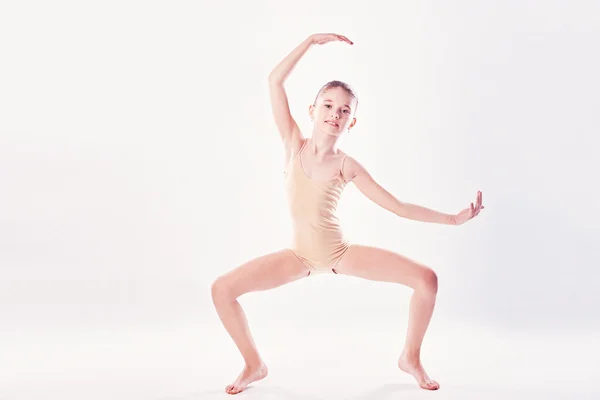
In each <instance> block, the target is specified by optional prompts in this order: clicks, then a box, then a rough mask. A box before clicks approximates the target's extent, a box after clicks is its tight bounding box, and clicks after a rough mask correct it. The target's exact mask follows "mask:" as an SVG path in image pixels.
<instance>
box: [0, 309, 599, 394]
mask: <svg viewBox="0 0 600 400" xmlns="http://www.w3.org/2000/svg"><path fill="white" fill-rule="evenodd" d="M381 320H382V319H381V317H373V318H371V319H370V320H369V318H368V317H367V318H364V317H363V318H362V325H360V326H362V327H363V328H361V329H357V328H356V326H357V324H356V321H355V320H353V319H337V320H336V321H335V322H332V321H322V323H320V324H315V325H313V326H311V327H309V328H307V327H306V326H302V327H301V326H300V325H299V324H298V323H297V322H295V321H293V320H290V321H282V320H279V321H276V322H273V321H270V322H269V320H268V319H267V317H265V318H264V319H261V318H256V317H254V318H253V319H251V328H252V330H253V333H254V336H255V339H256V342H257V345H258V346H259V349H261V351H262V355H263V357H264V359H265V361H266V362H267V364H268V366H269V370H270V374H269V376H268V377H267V378H266V379H264V380H262V381H260V382H255V383H254V384H252V385H251V386H250V387H249V388H248V389H247V390H246V391H245V392H243V393H241V394H239V395H237V396H238V397H236V398H246V399H260V400H265V399H279V400H300V399H302V400H305V399H306V400H317V399H319V400H320V399H323V400H325V399H327V400H330V399H331V400H333V399H348V400H363V399H364V400H366V399H422V398H437V399H521V398H522V399H571V398H573V399H600V389H598V388H597V387H596V385H597V382H598V380H599V378H600V361H599V356H600V347H599V346H600V345H599V344H598V340H597V339H598V338H599V337H600V332H585V331H579V332H565V331H563V332H557V331H554V332H552V333H550V332H546V333H545V334H540V333H539V332H538V333H535V332H528V333H522V332H520V333H519V332H510V331H499V330H498V329H495V330H490V329H487V330H486V329H484V328H481V327H479V328H476V329H475V328H473V327H465V326H464V325H463V326H460V327H458V326H453V325H451V324H446V323H443V322H435V321H434V322H432V325H431V327H430V331H429V332H428V335H427V336H426V339H425V340H426V341H425V343H424V347H423V354H422V359H423V364H424V366H425V368H426V369H427V371H428V372H429V374H430V376H432V377H433V378H434V379H436V380H437V381H438V382H439V383H440V384H441V388H440V390H439V391H436V392H429V391H426V390H423V389H420V388H418V386H417V385H416V383H415V381H414V380H413V378H412V377H410V376H408V375H406V374H404V373H402V372H401V371H399V370H398V369H397V368H396V365H395V363H396V359H397V357H398V354H399V351H400V349H401V347H402V344H403V340H404V329H405V325H404V323H403V322H402V321H394V322H390V323H386V324H381ZM304 322H306V320H304ZM313 322H314V321H313ZM367 322H368V323H367ZM0 339H1V342H0V352H1V356H0V399H1V400H17V399H18V400H21V399H28V400H29V399H31V400H33V399H44V400H48V399H60V400H67V399H73V400H75V399H77V400H95V399H102V400H121V399H123V400H125V399H126V400H137V399H140V400H142V399H143V400H208V399H210V400H212V399H226V398H231V395H227V394H225V393H224V392H223V388H224V387H225V386H226V385H227V384H228V383H230V382H231V381H232V380H233V379H234V378H235V377H236V376H237V375H238V373H239V372H240V370H241V368H242V366H243V364H242V360H241V358H240V356H239V354H238V353H237V349H235V347H234V345H233V341H231V339H230V338H229V336H227V334H226V332H225V331H224V330H223V328H222V327H221V326H218V325H212V326H211V327H210V328H207V327H205V326H204V327H203V326H200V325H199V323H197V321H195V322H194V323H181V324H172V325H171V326H168V327H162V328H156V327H137V328H135V329H124V328H120V329H117V328H115V329H114V330H110V331H109V330H100V329H97V328H96V329H88V330H83V329H81V328H75V327H71V328H69V329H66V328H64V327H63V328H62V329H61V330H58V329H57V330H55V331H54V332H52V331H49V330H47V329H46V330H44V331H41V330H40V331H39V333H31V332H30V333H24V332H21V333H16V332H12V333H11V334H8V333H7V332H3V333H0Z"/></svg>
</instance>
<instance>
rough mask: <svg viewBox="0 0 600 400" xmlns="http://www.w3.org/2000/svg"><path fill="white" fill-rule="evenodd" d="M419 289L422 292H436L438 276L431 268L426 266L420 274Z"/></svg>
mask: <svg viewBox="0 0 600 400" xmlns="http://www.w3.org/2000/svg"><path fill="white" fill-rule="evenodd" d="M420 289H421V290H422V291H424V292H427V293H431V294H436V293H437V291H438V276H437V274H436V272H435V271H434V270H433V269H431V268H426V269H425V270H424V271H423V273H422V275H421V282H420Z"/></svg>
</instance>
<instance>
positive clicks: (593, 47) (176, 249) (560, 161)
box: [0, 0, 600, 399]
mask: <svg viewBox="0 0 600 400" xmlns="http://www.w3.org/2000/svg"><path fill="white" fill-rule="evenodd" d="M317 32H335V33H340V34H343V35H345V36H347V37H349V38H350V39H351V40H352V41H354V43H355V44H354V46H349V45H347V44H345V43H341V42H340V43H330V44H327V45H325V46H315V47H313V48H311V49H310V50H309V51H308V52H307V53H306V54H305V56H304V57H303V58H302V59H301V60H300V62H299V63H298V65H297V66H296V68H295V69H294V71H293V73H292V75H291V76H290V78H289V80H288V81H287V82H286V88H287V91H288V96H289V98H290V106H291V109H292V114H293V115H294V117H295V118H296V120H297V121H298V123H299V125H300V127H301V128H302V129H303V131H304V132H305V135H307V136H309V135H310V132H311V131H310V129H311V124H310V119H309V116H308V107H309V105H310V104H311V103H312V101H313V99H314V97H315V95H316V93H317V91H318V89H319V88H320V87H321V86H322V85H323V84H324V83H325V82H327V81H329V80H332V79H339V80H342V81H345V82H348V83H349V84H351V85H352V86H353V88H354V89H356V92H357V94H358V98H359V107H358V114H357V115H356V117H357V120H358V123H357V125H356V127H355V128H354V129H353V130H352V132H351V133H350V134H349V135H347V136H346V137H344V138H343V139H342V141H341V143H340V147H341V148H342V149H343V150H344V151H345V152H347V153H349V154H350V155H352V156H353V157H355V158H356V159H358V160H359V161H360V162H361V163H362V164H363V165H365V166H366V167H367V169H368V170H369V171H370V172H371V174H372V175H373V176H374V177H375V179H376V180H377V181H378V182H379V183H380V184H382V185H383V186H384V187H385V188H387V189H388V190H389V191H390V192H392V193H393V194H394V195H396V196H397V197H398V198H399V199H400V200H402V201H407V202H411V203H416V204H419V205H423V206H426V207H429V208H433V209H436V210H438V211H443V212H447V213H458V212H459V211H460V210H462V209H463V208H466V207H468V205H469V203H470V202H471V201H475V199H476V193H477V190H481V191H482V192H483V202H484V205H485V207H486V208H485V210H483V211H482V213H481V214H480V215H479V216H478V217H476V218H475V219H474V220H472V221H469V222H468V223H467V224H465V225H462V226H459V227H451V226H443V225H434V224H426V223H420V222H415V221H409V220H406V219H400V218H398V217H396V216H395V215H393V214H391V213H389V212H387V211H385V210H383V209H381V208H379V207H377V206H376V205H375V204H374V203H371V202H370V201H369V200H368V199H366V198H365V197H364V196H362V195H361V194H360V192H358V190H357V189H356V188H355V187H354V186H353V185H349V186H348V187H347V188H346V191H345V192H344V196H343V197H342V200H341V202H340V208H339V216H340V218H341V219H342V223H343V225H344V229H345V231H346V232H347V234H348V236H349V238H350V239H351V240H352V241H353V242H358V243H363V244H370V245H374V246H379V247H383V248H388V249H391V250H393V251H396V252H398V253H401V254H404V255H406V256H408V257H411V258H413V259H416V260H418V261H420V262H422V263H424V264H426V265H429V266H431V267H432V268H433V269H435V270H436V272H437V273H438V276H439V282H440V288H439V294H438V301H437V305H436V310H435V313H434V316H433V320H432V323H431V326H430V330H429V333H428V336H426V339H425V343H424V348H423V357H424V359H425V360H426V361H427V362H428V363H425V362H424V364H425V367H426V368H428V366H430V367H429V369H428V370H430V371H432V373H430V374H431V375H432V376H433V377H434V378H436V379H438V380H440V383H441V384H442V387H444V384H452V383H453V382H464V383H465V384H466V385H469V384H472V383H473V380H472V379H471V375H470V374H472V373H473V372H474V371H479V372H481V376H479V379H478V380H477V382H483V381H482V379H483V380H485V378H484V376H487V377H488V380H487V381H486V382H488V381H489V383H490V384H495V385H500V386H501V385H502V384H503V382H504V383H506V382H508V383H506V384H507V386H506V387H513V386H510V385H517V384H518V383H519V382H521V383H523V384H524V386H525V387H527V386H528V384H527V383H526V382H528V380H529V378H530V377H531V375H529V374H531V373H532V371H535V370H538V371H539V368H540V366H542V367H543V366H545V367H547V368H550V369H546V370H544V372H543V373H542V372H539V373H538V374H539V376H540V378H539V379H537V380H536V383H540V384H541V383H543V382H545V381H553V382H554V384H556V382H557V380H556V379H555V378H556V377H560V378H561V379H562V382H564V384H565V387H567V386H569V385H575V384H579V383H581V382H584V381H586V382H587V381H588V380H589V379H597V377H598V373H597V372H594V369H593V367H588V366H586V365H581V362H582V360H583V362H585V360H588V361H587V362H591V361H590V360H594V356H592V354H595V357H597V356H598V355H599V350H600V349H599V347H598V344H597V340H596V341H592V340H591V339H592V338H594V337H598V332H599V329H600V326H599V325H600V318H599V314H600V313H599V311H598V310H599V303H600V295H599V294H598V290H597V287H598V281H599V278H600V272H599V271H598V266H599V261H600V255H599V253H598V250H597V248H596V247H595V246H596V245H597V242H598V238H599V237H600V228H599V226H600V207H598V204H599V203H600V191H599V190H598V183H597V182H598V177H597V175H598V174H597V172H596V171H598V169H599V167H600V162H599V161H598V159H597V158H596V154H597V146H598V145H599V144H600V141H599V139H598V133H599V130H600V120H599V116H598V115H599V114H598V110H599V109H600V100H599V96H598V93H599V90H600V79H599V78H598V73H597V71H599V70H600V55H599V53H598V51H597V48H598V41H599V39H600V5H599V3H598V2H594V1H571V2H567V1H516V0H514V1H504V2H502V3H496V2H492V1H457V2H452V3H451V4H450V3H448V2H441V1H437V2H436V1H403V2H397V3H394V4H393V5H392V3H390V4H388V5H385V2H383V1H381V2H379V1H368V2H361V1H346V2H316V1H315V2H313V1H303V2H294V3H291V2H275V1H262V2H258V1H254V2H241V1H239V2H237V3H220V4H217V3H214V4H213V3H209V2H197V1H185V2H184V1H177V2H166V1H165V2H157V1H152V2H133V1H127V2H125V1H113V2H108V1H104V2H96V3H92V2H74V1H73V2H65V1H61V2H38V3H34V2H25V1H23V2H3V3H1V5H0V340H1V341H0V375H2V379H1V380H0V397H1V398H3V399H12V398H15V399H16V398H37V397H35V396H42V397H43V398H59V397H60V398H66V397H67V396H68V393H71V394H72V395H73V396H75V397H78V396H79V398H81V397H80V396H81V393H82V392H80V391H78V390H81V391H83V393H84V395H85V396H86V398H88V399H89V398H91V397H93V395H98V396H99V397H102V396H104V394H102V396H101V394H99V393H104V392H101V390H100V389H99V388H103V389H105V390H107V392H106V393H109V392H110V393H112V394H111V396H112V398H116V397H115V396H116V394H122V393H127V395H126V396H125V395H123V396H124V397H123V398H125V397H126V398H128V399H131V398H134V395H135V394H136V393H137V395H139V396H140V398H160V396H163V397H164V396H169V395H171V396H175V395H177V394H178V393H181V392H182V391H184V392H185V390H188V389H189V390H188V391H190V392H192V393H196V397H194V398H208V397H207V396H209V395H210V393H212V391H214V394H213V395H214V396H216V397H215V398H220V397H219V396H220V395H221V393H220V391H222V387H224V386H225V385H226V384H227V383H230V381H232V380H233V379H234V378H235V376H237V373H238V372H239V370H240V369H241V367H242V364H241V358H240V357H239V355H238V353H237V350H236V349H235V347H234V344H233V342H232V341H231V339H230V338H229V337H228V336H227V333H226V331H225V330H224V329H223V328H222V326H221V325H220V321H219V319H218V317H217V314H216V312H215V311H214V307H213V305H212V300H211V296H210V285H211V283H212V282H213V281H214V279H215V278H216V277H217V276H219V275H220V274H223V273H225V272H226V271H228V270H230V269H232V268H235V267H236V266H238V265H240V264H241V263H242V262H244V261H246V260H248V259H251V258H254V257H257V256H259V255H262V254H265V253H268V252H272V251H276V250H279V249H281V248H284V247H286V246H288V245H289V239H290V237H289V235H290V233H291V230H290V228H291V225H290V220H289V217H288V214H287V204H286V198H285V193H284V190H283V189H284V188H283V180H282V173H283V161H284V153H283V147H282V145H281V142H280V139H279V136H278V133H277V131H276V128H275V125H274V122H273V120H272V116H271V109H270V104H269V96H268V87H267V76H268V74H269V72H270V71H271V70H272V69H273V68H274V67H275V66H276V65H277V63H279V61H281V59H282V58H283V57H285V56H286V55H287V54H288V53H289V52H290V51H292V50H293V49H294V48H295V47H296V46H297V45H298V44H299V43H300V42H301V41H302V40H304V39H305V38H306V37H307V36H308V35H309V34H311V33H317ZM411 292H412V291H411V290H410V289H408V288H405V287H401V286H397V285H393V284H386V283H375V282H368V281H362V280H359V279H357V278H350V277H345V276H335V275H333V276H315V277H312V276H311V277H310V278H309V279H304V280H301V281H298V282H295V283H293V284H290V285H287V286H284V287H281V288H278V289H275V290H272V291H268V292H260V293H252V294H248V295H245V296H243V297H242V298H240V303H241V304H242V306H243V307H244V309H245V310H246V313H247V314H248V318H249V319H250V324H251V328H252V329H253V333H254V334H255V339H256V341H257V344H258V345H259V350H261V352H262V353H264V354H263V355H265V357H266V358H267V361H268V360H269V359H271V360H278V358H277V357H280V360H281V367H280V368H285V366H286V365H287V366H288V367H289V366H290V364H294V362H293V361H292V360H293V357H295V356H296V357H297V356H302V357H305V360H304V361H303V362H304V363H306V364H301V365H307V367H306V368H304V367H302V368H300V367H299V370H298V374H299V376H298V377H297V378H296V379H299V380H301V381H303V387H304V388H305V389H306V391H307V392H309V393H318V392H319V391H318V390H317V386H316V383H315V382H316V381H313V385H311V379H312V378H311V377H313V378H315V377H316V376H317V375H319V374H318V373H317V372H316V370H315V367H314V366H309V365H312V363H314V362H315V358H312V359H311V357H312V356H314V357H317V356H323V360H325V361H322V362H325V363H329V364H328V365H329V366H331V367H332V370H336V371H339V369H336V368H335V367H334V365H338V364H342V365H348V362H349V361H350V360H353V361H355V360H356V357H357V355H356V354H357V353H356V352H357V351H358V350H356V348H355V347H359V348H360V349H361V351H364V353H358V354H363V356H364V357H365V360H367V361H365V364H363V363H359V365H361V366H362V367H360V368H363V370H359V371H362V372H365V371H367V370H372V368H374V367H373V365H372V364H370V363H373V364H376V363H377V362H379V360H378V359H374V361H371V360H369V359H368V357H370V356H374V355H373V354H374V353H377V352H376V351H373V352H368V351H367V350H368V349H369V348H373V349H375V348H378V347H377V346H381V352H382V353H381V354H385V355H384V357H389V360H391V364H389V365H390V366H391V367H393V364H394V357H397V355H399V351H400V350H401V345H402V343H403V338H404V336H403V335H404V333H405V329H406V321H407V318H408V313H407V310H408V308H407V307H408V301H409V299H410V294H411ZM378 324H379V325H378ZM381 324H383V325H381ZM385 324H391V325H385ZM382 326H388V327H389V330H388V329H387V328H386V329H383V328H381V327H382ZM342 337H344V338H345V339H344V340H347V346H344V347H343V348H337V347H336V345H337V344H339V343H346V342H342V341H341V338H342ZM307 338H314V341H311V340H313V339H307ZM386 338H389V339H390V341H385V339H386ZM428 338H430V339H428ZM501 338H502V339H501ZM276 343H277V344H276ZM499 343H502V344H501V345H500V344H499ZM136 346H137V347H136ZM278 346H281V347H278ZM340 346H341V345H340ZM370 346H373V347H370ZM386 346H387V347H386ZM390 346H391V347H390ZM428 346H429V347H428ZM502 346H505V347H502ZM578 346H579V347H578ZM327 349H333V350H331V353H328V352H327V351H328V350H327ZM570 349H573V350H572V351H571V350H570ZM577 349H579V350H577ZM388 352H389V354H388ZM377 354H379V353H377ZM390 354H391V355H390ZM466 354H470V355H471V356H472V357H475V358H474V359H472V360H470V359H469V358H468V357H467V356H466ZM511 355H512V356H511ZM559 356H560V357H559ZM359 357H360V356H359ZM503 357H504V358H503ZM511 357H512V358H511ZM540 357H542V358H543V357H546V358H544V359H542V358H540ZM554 357H559V358H554ZM573 357H582V358H581V359H577V360H576V361H575V359H574V358H573ZM165 360H170V361H168V362H167V361H165ZM389 360H388V361H389ZM467 360H470V361H467ZM482 360H487V361H488V362H489V363H490V364H489V365H496V366H497V365H500V364H501V365H503V366H504V367H502V368H500V367H498V368H500V371H502V372H503V373H504V375H503V374H502V373H499V372H498V371H496V373H494V374H490V375H487V373H484V372H482V371H487V370H486V369H485V368H483V367H482V366H481V362H482ZM502 360H503V362H504V364H502V363H501V361H502ZM544 360H545V361H544ZM458 361H460V363H461V364H460V365H462V369H461V368H458V367H457V364H456V363H457V362H458ZM471 361H473V362H472V363H471ZM386 362H387V361H386ZM215 363H217V364H215ZM218 363H221V364H218ZM273 363H274V364H276V363H277V361H274V362H273ZM216 365H221V367H219V366H216ZM321 365H323V364H321ZM516 365H520V366H521V367H519V368H522V369H514V368H516ZM566 365H570V366H571V367H569V368H567V367H566ZM534 366H535V367H534ZM173 368H175V372H173V371H174V369H173ZM270 368H271V370H272V371H273V370H274V368H273V366H271V364H270ZM352 368H353V370H356V368H357V367H356V366H353V367H352ZM167 369H168V370H169V371H170V372H169V373H167V372H166V371H167ZM200 371H204V372H206V371H209V372H211V373H213V374H214V378H210V379H208V378H207V375H206V374H205V373H204V372H200ZM221 372H222V373H221ZM433 372H437V374H434V373H433ZM550 372H551V373H554V375H551V374H550ZM295 373H296V372H294V374H295ZM355 373H356V374H360V372H355ZM153 374H154V375H153ZM281 374H282V375H286V374H288V375H289V374H291V373H290V372H289V371H288V372H281ZM396 375H397V376H398V379H399V381H401V379H406V378H405V377H404V376H401V375H400V373H399V372H397V371H395V370H394V371H393V375H392V377H391V378H390V380H389V381H386V382H392V383H393V382H394V378H393V377H395V376H396ZM149 376H154V377H153V378H152V379H149V378H148V377H149ZM175 376H177V377H179V378H175ZM319 376H322V375H319ZM440 376H442V377H444V376H445V377H447V378H446V380H444V381H443V380H442V379H440V378H439V377H440ZM536 376H537V375H536ZM132 377H136V378H137V379H138V380H136V379H133V378H132ZM552 377H555V378H552ZM269 379H271V381H270V384H271V385H272V386H269V382H268V381H266V380H265V381H263V382H259V383H256V384H255V388H253V391H254V395H255V396H258V397H257V398H266V395H267V392H264V393H262V394H261V392H260V390H261V389H260V388H261V387H263V388H265V389H264V390H267V389H266V388H268V387H271V389H273V387H276V386H283V385H282V384H281V381H278V380H277V379H278V378H277V375H274V374H273V373H272V374H271V376H270V378H269ZM337 379H338V380H337V381H334V383H328V384H329V385H330V386H333V387H336V388H338V389H339V388H340V386H343V387H345V388H347V387H348V386H345V385H346V383H347V381H350V380H351V378H349V377H348V376H347V375H344V374H340V375H339V376H338V378H337ZM511 379H512V380H511ZM540 379H541V382H540ZM352 381H353V382H354V383H356V382H358V381H357V380H356V379H355V378H352ZM94 382H95V384H96V385H97V386H96V389H94V390H90V391H89V392H87V390H88V388H90V387H91V386H90V385H92V383H94ZM120 382H121V383H120ZM142 382H143V383H142ZM323 382H325V381H323ZM342 382H344V385H342ZM368 382H369V381H367V383H365V384H364V386H361V387H360V388H359V389H357V390H359V391H360V390H363V392H365V393H366V392H368V391H369V390H370V388H372V387H375V386H377V385H378V384H373V385H370V384H369V383H368ZM370 382H371V383H372V382H373V381H370ZM406 382H407V384H408V383H410V386H411V387H412V385H413V384H414V381H411V380H406ZM78 384H80V385H82V386H77V385H78ZM120 385H122V386H120ZM153 385H154V386H153ZM500 386H497V387H500ZM286 387H289V386H286ZM579 387H580V388H581V386H579ZM48 388H52V389H51V390H50V391H49V389H48ZM184 388H185V390H184ZM588 389H590V390H592V389H593V388H588ZM144 390H146V391H144ZM571 390H572V389H571ZM194 391H195V392H194ZM115 393H116V394H115ZM202 393H204V397H202V395H201V394H202ZM248 393H251V391H248ZM293 393H295V394H298V392H293ZM319 393H320V392H319ZM345 393H346V392H345ZM348 393H350V392H347V393H346V394H348ZM382 393H384V394H385V393H388V394H389V392H385V389H384V390H383V392H382ZM384 394H381V393H378V394H377V395H378V396H380V398H383V396H384ZM287 395H288V394H287V393H279V394H277V395H276V397H277V398H286V397H285V396H287ZM53 396H55V397H53ZM261 396H262V397H261ZM365 396H367V395H366V394H365ZM373 396H375V395H373ZM462 396H463V397H462V398H465V397H464V396H465V394H464V392H463V393H462ZM42 397H40V398H42ZM183 398H185V399H187V397H179V399H183ZM190 398H192V397H190ZM211 398H212V397H211ZM289 398H296V397H289ZM308 398H315V397H308ZM356 398H359V397H356ZM365 398H367V397H365Z"/></svg>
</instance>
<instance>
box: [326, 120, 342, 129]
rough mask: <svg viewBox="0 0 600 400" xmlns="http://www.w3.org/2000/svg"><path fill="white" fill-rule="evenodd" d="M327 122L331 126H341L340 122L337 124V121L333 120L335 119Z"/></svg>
mask: <svg viewBox="0 0 600 400" xmlns="http://www.w3.org/2000/svg"><path fill="white" fill-rule="evenodd" d="M325 123H327V124H329V125H331V126H335V127H336V128H339V127H340V126H339V125H338V124H336V123H335V122H333V121H325Z"/></svg>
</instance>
